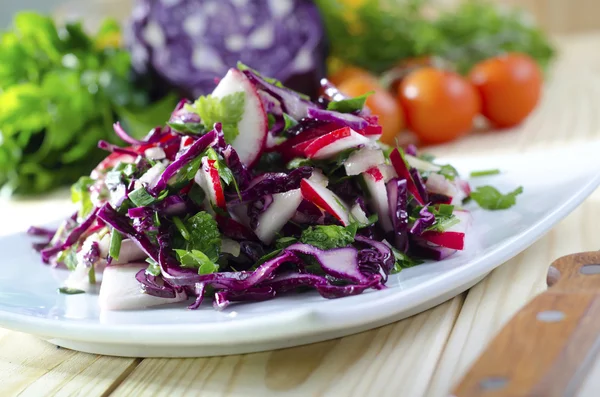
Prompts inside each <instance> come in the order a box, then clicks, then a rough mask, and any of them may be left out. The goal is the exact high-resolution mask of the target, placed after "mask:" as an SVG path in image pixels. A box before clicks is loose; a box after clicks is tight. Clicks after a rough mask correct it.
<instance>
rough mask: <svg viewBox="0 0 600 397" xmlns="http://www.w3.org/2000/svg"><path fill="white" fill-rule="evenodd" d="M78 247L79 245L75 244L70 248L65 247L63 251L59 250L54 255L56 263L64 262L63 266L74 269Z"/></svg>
mask: <svg viewBox="0 0 600 397" xmlns="http://www.w3.org/2000/svg"><path fill="white" fill-rule="evenodd" d="M78 247H79V245H78V244H75V245H73V246H71V247H70V248H67V249H66V250H64V251H61V252H60V253H59V254H58V255H57V256H56V261H57V262H58V263H64V265H65V267H66V268H67V269H69V270H75V268H76V267H77V248H78Z"/></svg>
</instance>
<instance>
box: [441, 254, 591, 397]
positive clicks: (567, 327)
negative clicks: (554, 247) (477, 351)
mask: <svg viewBox="0 0 600 397" xmlns="http://www.w3.org/2000/svg"><path fill="white" fill-rule="evenodd" d="M548 285H549V286H550V288H549V289H548V290H547V291H546V292H544V293H542V294H540V295H539V296H537V297H536V298H535V299H534V300H533V301H531V302H530V303H529V304H527V305H526V306H525V307H524V308H523V309H521V310H520V311H519V312H518V313H517V314H516V315H515V316H514V317H513V318H512V319H511V320H510V321H509V322H508V324H507V325H506V326H505V327H504V328H503V329H502V330H501V331H500V333H499V334H498V335H497V336H496V337H495V338H494V340H493V341H492V342H491V344H490V345H489V346H488V348H487V349H486V350H485V351H484V352H483V354H482V355H481V356H480V357H479V359H478V360H477V361H476V362H475V364H474V365H473V367H472V368H471V369H470V371H469V372H468V373H467V374H466V375H465V377H464V378H463V379H462V381H461V382H460V383H459V385H458V386H457V387H456V389H455V390H454V392H453V393H452V396H455V397H505V396H510V397H525V396H527V397H529V396H531V397H533V396H535V397H554V396H556V397H559V396H560V397H563V396H575V395H576V393H577V391H578V389H579V387H580V386H581V384H582V382H583V380H584V379H585V377H586V375H587V373H588V371H589V370H591V367H592V364H593V363H594V362H595V359H596V356H597V355H598V352H599V351H600V339H599V336H600V252H585V253H580V254H575V255H568V256H565V257H562V258H560V259H558V260H556V261H555V262H554V263H553V264H552V266H551V267H550V270H549V272H548ZM598 395H600V391H599V394H598Z"/></svg>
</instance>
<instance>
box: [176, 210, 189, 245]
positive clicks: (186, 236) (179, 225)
mask: <svg viewBox="0 0 600 397" xmlns="http://www.w3.org/2000/svg"><path fill="white" fill-rule="evenodd" d="M173 223H174V224H175V227H176V228H177V230H179V233H180V234H181V237H183V238H184V239H185V240H187V241H190V232H189V231H188V230H187V228H186V227H185V225H184V224H183V221H182V220H181V219H180V218H179V217H178V216H174V217H173Z"/></svg>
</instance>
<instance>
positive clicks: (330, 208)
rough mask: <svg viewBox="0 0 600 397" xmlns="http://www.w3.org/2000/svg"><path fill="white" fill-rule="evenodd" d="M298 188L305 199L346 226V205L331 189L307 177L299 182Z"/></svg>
mask: <svg viewBox="0 0 600 397" xmlns="http://www.w3.org/2000/svg"><path fill="white" fill-rule="evenodd" d="M300 189H301V191H302V196H303V197H304V199H305V200H307V201H310V202H312V203H313V204H315V205H316V206H318V207H320V208H322V209H324V210H325V211H327V212H329V213H330V214H331V215H333V216H334V217H335V218H336V219H338V220H339V221H340V222H341V223H342V225H344V226H348V225H349V224H350V210H349V209H348V206H347V205H346V204H345V203H344V202H343V201H342V199H341V198H339V197H338V196H337V195H336V194H335V193H333V192H332V191H331V190H329V189H327V188H326V187H325V186H323V185H320V184H318V183H316V182H314V181H311V180H309V179H303V180H302V181H301V182H300Z"/></svg>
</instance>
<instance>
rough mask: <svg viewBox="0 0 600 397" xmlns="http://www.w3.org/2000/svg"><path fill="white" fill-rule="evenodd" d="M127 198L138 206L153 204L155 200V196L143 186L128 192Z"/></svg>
mask: <svg viewBox="0 0 600 397" xmlns="http://www.w3.org/2000/svg"><path fill="white" fill-rule="evenodd" d="M129 199H130V200H131V202H132V203H133V204H135V205H136V206H138V207H146V206H148V205H150V204H154V203H155V202H156V201H157V200H156V198H154V197H152V196H151V195H150V193H148V191H147V190H146V189H145V188H144V187H140V188H138V189H135V190H134V191H133V192H131V193H129Z"/></svg>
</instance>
